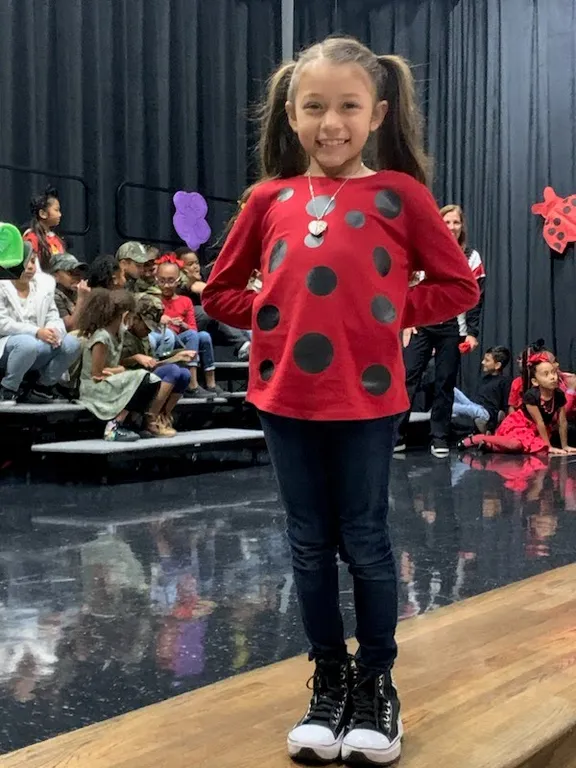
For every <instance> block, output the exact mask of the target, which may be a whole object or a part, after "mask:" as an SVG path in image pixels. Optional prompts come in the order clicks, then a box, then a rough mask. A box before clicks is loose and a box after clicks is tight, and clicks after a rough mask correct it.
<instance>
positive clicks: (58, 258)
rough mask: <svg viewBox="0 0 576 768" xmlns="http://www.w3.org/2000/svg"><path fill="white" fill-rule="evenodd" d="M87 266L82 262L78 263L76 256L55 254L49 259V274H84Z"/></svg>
mask: <svg viewBox="0 0 576 768" xmlns="http://www.w3.org/2000/svg"><path fill="white" fill-rule="evenodd" d="M87 269H88V264H86V262H84V261H78V259H77V258H76V256H72V254H71V253H55V254H54V255H53V256H51V257H50V264H49V271H50V274H52V275H53V274H54V273H55V272H85V271H86V270H87Z"/></svg>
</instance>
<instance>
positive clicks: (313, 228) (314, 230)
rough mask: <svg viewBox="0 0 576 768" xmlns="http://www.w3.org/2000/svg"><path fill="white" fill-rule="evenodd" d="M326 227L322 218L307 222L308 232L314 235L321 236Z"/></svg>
mask: <svg viewBox="0 0 576 768" xmlns="http://www.w3.org/2000/svg"><path fill="white" fill-rule="evenodd" d="M327 229H328V224H327V223H326V222H325V221H322V219H315V220H314V221H311V222H310V224H308V232H310V234H311V235H314V237H322V235H323V234H324V232H326V230H327Z"/></svg>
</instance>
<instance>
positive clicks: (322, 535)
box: [260, 412, 398, 672]
mask: <svg viewBox="0 0 576 768" xmlns="http://www.w3.org/2000/svg"><path fill="white" fill-rule="evenodd" d="M260 419H261V422H262V427H263V429H264V433H265V436H266V442H267V444H268V450H269V452H270V456H271V458H272V463H273V465H274V470H275V472H276V477H277V480H278V485H279V487H280V493H281V495H282V500H283V502H284V506H285V508H286V514H287V521H288V540H289V543H290V548H291V550H292V563H293V566H294V578H295V584H296V589H297V592H298V600H299V603H300V610H301V612H302V618H303V622H304V629H305V631H306V635H307V637H308V640H309V641H310V645H311V651H310V654H311V658H319V657H320V658H326V657H328V658H333V657H338V658H345V654H346V645H345V638H344V629H343V624H342V615H341V613H340V600H339V589H338V566H337V561H336V554H337V553H339V554H340V558H341V559H342V560H343V561H344V562H345V563H347V565H348V570H349V571H350V573H351V575H352V578H353V582H354V603H355V608H356V637H357V639H358V643H359V645H360V649H359V654H358V659H359V661H360V662H361V663H362V664H363V665H364V666H365V667H367V668H368V669H370V670H372V671H375V672H383V671H385V670H387V669H390V668H391V667H392V665H393V663H394V659H395V658H396V653H397V648H396V641H395V639H394V635H395V631H396V624H397V621H398V596H397V579H396V568H395V564H394V555H393V553H392V547H391V544H390V538H389V535H388V524H387V515H388V476H389V472H390V459H391V456H392V448H393V435H394V418H383V419H374V420H370V421H349V422H346V421H329V422H321V421H303V420H299V419H289V418H284V417H281V416H274V415H272V414H269V413H262V412H260Z"/></svg>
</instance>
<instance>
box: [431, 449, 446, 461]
mask: <svg viewBox="0 0 576 768" xmlns="http://www.w3.org/2000/svg"><path fill="white" fill-rule="evenodd" d="M430 453H431V454H432V456H436V458H437V459H445V458H446V457H447V456H450V449H449V448H430Z"/></svg>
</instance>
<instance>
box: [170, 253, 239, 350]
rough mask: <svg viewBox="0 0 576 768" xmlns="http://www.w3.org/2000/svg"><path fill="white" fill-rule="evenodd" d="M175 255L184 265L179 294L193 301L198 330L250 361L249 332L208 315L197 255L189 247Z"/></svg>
mask: <svg viewBox="0 0 576 768" xmlns="http://www.w3.org/2000/svg"><path fill="white" fill-rule="evenodd" d="M174 253H175V254H176V257H177V258H178V260H179V261H181V262H182V263H183V264H184V266H183V267H182V273H183V280H182V283H181V285H180V287H179V289H178V293H179V294H180V295H181V296H188V298H189V299H191V300H192V304H193V305H194V315H195V317H196V325H197V326H198V330H199V331H208V333H209V334H210V336H211V337H212V339H213V340H214V342H216V343H221V344H223V345H224V346H228V345H229V346H233V347H234V352H235V353H236V356H237V357H238V359H239V360H248V357H249V355H250V334H249V332H248V331H241V330H240V329H238V328H232V327H231V326H230V325H226V324H225V323H221V322H220V321H219V320H214V319H213V318H211V317H210V316H209V315H207V314H206V311H205V309H204V307H203V306H202V292H203V290H204V288H205V287H206V281H205V280H204V275H203V274H202V269H201V267H200V261H199V259H198V256H197V255H196V253H195V252H194V251H192V250H190V248H187V247H182V248H177V249H176V251H175V252H174Z"/></svg>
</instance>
